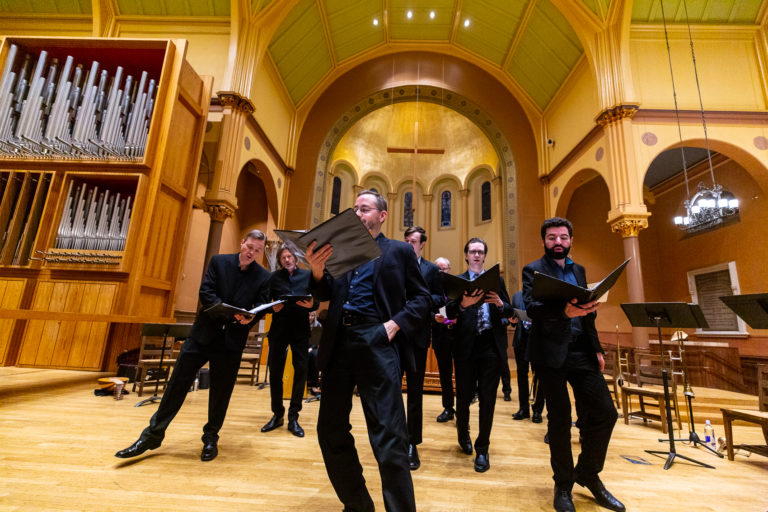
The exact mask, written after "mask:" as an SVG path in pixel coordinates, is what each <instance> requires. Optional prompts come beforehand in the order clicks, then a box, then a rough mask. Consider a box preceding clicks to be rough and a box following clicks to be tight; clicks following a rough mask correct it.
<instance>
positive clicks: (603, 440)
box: [523, 217, 624, 511]
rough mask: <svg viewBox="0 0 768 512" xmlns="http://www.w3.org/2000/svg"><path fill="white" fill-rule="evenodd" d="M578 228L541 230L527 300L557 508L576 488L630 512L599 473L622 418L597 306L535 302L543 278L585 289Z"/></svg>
mask: <svg viewBox="0 0 768 512" xmlns="http://www.w3.org/2000/svg"><path fill="white" fill-rule="evenodd" d="M572 237H573V227H572V225H571V223H570V222H569V221H568V220H567V219H563V218H560V217H553V218H551V219H547V220H545V221H544V223H543V224H542V226H541V239H542V244H543V246H544V256H543V257H541V258H540V259H538V260H536V261H534V262H533V263H530V264H528V265H526V266H525V267H524V268H523V299H524V301H525V309H526V312H527V313H528V316H529V317H530V318H531V321H532V322H533V325H532V327H531V334H530V336H531V342H530V345H529V346H530V353H529V356H530V360H531V364H532V366H533V369H534V371H535V372H536V374H537V375H538V376H539V386H540V388H541V391H543V392H544V398H545V400H546V403H547V413H548V418H549V422H548V429H547V433H548V435H549V451H550V456H551V457H550V461H551V464H552V470H553V472H554V476H553V479H554V481H555V496H554V507H555V510H558V511H572V510H574V506H573V499H572V496H571V489H572V488H573V484H574V482H576V483H578V484H579V485H582V486H584V487H587V488H588V489H589V490H590V491H591V492H592V494H593V495H594V496H595V500H596V501H597V503H598V504H599V505H601V506H603V507H606V508H609V509H611V510H617V511H623V510H624V505H623V504H622V503H621V502H620V501H619V500H617V499H616V498H615V497H614V496H613V495H611V493H609V492H608V491H607V490H606V489H605V486H604V485H603V483H602V482H601V481H600V478H599V476H598V474H599V473H600V471H602V469H603V464H604V463H605V455H606V452H607V450H608V443H609V441H610V439H611V433H612V431H613V426H614V425H615V423H616V419H617V417H618V414H617V412H616V407H615V406H614V405H613V400H612V399H611V395H610V392H609V391H608V386H607V385H606V383H605V379H604V378H603V375H602V373H601V372H602V369H603V367H604V366H605V359H604V358H603V349H602V347H601V346H600V340H599V339H598V337H597V330H596V329H595V317H596V316H597V313H596V310H597V306H598V304H597V303H596V302H589V303H587V304H577V300H576V299H572V300H570V301H568V300H548V301H540V300H537V299H536V298H535V297H534V296H533V279H534V274H535V273H536V272H540V273H542V274H548V275H550V276H554V277H556V278H558V279H561V280H563V281H567V282H570V283H572V284H575V285H578V286H581V287H586V286H587V278H586V273H585V271H584V267H582V266H581V265H578V264H576V263H574V262H573V261H572V260H571V259H570V258H568V257H567V256H568V252H569V251H570V248H571V243H572ZM568 384H570V385H571V389H573V395H574V398H575V400H576V411H577V413H578V415H579V417H578V425H579V428H580V431H581V436H582V443H581V454H580V455H579V460H578V463H577V464H576V466H574V464H573V454H572V453H571V402H570V399H569V397H568V389H567V385H568Z"/></svg>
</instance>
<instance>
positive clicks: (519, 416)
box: [512, 409, 535, 420]
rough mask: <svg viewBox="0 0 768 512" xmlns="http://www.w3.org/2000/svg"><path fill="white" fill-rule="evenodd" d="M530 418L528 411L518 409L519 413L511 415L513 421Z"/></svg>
mask: <svg viewBox="0 0 768 512" xmlns="http://www.w3.org/2000/svg"><path fill="white" fill-rule="evenodd" d="M534 414H535V413H534ZM530 417H531V413H530V412H528V411H524V410H522V409H520V410H519V411H517V412H516V413H515V414H513V415H512V419H513V420H524V419H525V418H530Z"/></svg>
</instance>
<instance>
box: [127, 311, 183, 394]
mask: <svg viewBox="0 0 768 512" xmlns="http://www.w3.org/2000/svg"><path fill="white" fill-rule="evenodd" d="M191 329H192V324H144V325H143V326H142V328H141V335H142V336H158V337H160V336H162V337H163V344H162V346H161V347H160V362H159V363H158V365H157V370H158V371H159V372H161V371H162V369H163V362H164V361H165V347H166V344H167V340H168V338H174V339H176V338H186V337H187V336H189V331H190V330H191ZM147 373H149V372H147ZM170 373H171V372H170V371H168V372H166V374H165V384H164V386H165V387H166V388H167V387H168V375H169V374H170ZM159 389H160V377H159V376H158V378H157V379H155V393H154V394H153V395H152V396H151V397H149V398H147V399H145V400H142V401H141V402H139V403H137V404H136V405H134V407H141V406H142V405H146V404H152V403H155V402H157V401H158V400H161V399H162V397H161V396H160V395H158V394H157V393H158V391H159Z"/></svg>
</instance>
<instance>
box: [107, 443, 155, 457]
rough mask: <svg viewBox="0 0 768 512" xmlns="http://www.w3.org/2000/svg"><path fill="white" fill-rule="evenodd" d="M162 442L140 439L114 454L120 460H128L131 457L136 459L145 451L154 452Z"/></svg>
mask: <svg viewBox="0 0 768 512" xmlns="http://www.w3.org/2000/svg"><path fill="white" fill-rule="evenodd" d="M160 443H162V441H157V440H153V439H141V438H139V440H138V441H136V442H135V443H133V444H132V445H131V446H129V447H128V448H126V449H124V450H120V451H119V452H117V453H116V454H115V457H117V458H120V459H130V458H131V457H138V456H139V455H141V454H142V453H144V452H145V451H147V450H154V449H155V448H158V447H159V446H160Z"/></svg>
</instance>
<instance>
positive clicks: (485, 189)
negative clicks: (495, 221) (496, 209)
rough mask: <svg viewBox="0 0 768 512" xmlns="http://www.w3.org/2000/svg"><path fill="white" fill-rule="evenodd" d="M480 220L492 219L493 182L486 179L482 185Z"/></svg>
mask: <svg viewBox="0 0 768 512" xmlns="http://www.w3.org/2000/svg"><path fill="white" fill-rule="evenodd" d="M480 220H481V221H485V220H491V182H490V181H485V182H483V184H482V185H481V186H480Z"/></svg>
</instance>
